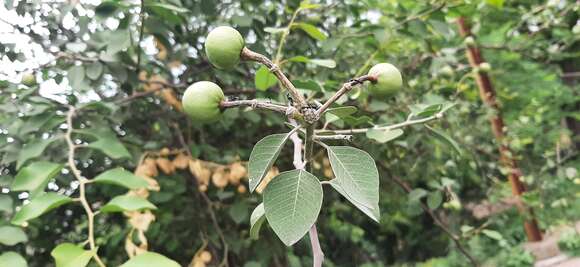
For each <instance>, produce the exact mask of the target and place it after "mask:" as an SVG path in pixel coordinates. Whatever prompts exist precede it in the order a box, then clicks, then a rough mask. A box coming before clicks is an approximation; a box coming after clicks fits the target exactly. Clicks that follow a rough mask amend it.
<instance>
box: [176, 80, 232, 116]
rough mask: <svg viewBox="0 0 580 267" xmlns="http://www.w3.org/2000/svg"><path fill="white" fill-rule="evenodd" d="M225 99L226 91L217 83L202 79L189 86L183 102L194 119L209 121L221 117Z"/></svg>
mask: <svg viewBox="0 0 580 267" xmlns="http://www.w3.org/2000/svg"><path fill="white" fill-rule="evenodd" d="M224 99H225V96H224V92H223V91H222V89H221V88H220V87H219V86H218V85H217V84H215V83H212V82H208V81H201V82H196V83H194V84H192V85H190V86H189V87H187V90H185V93H184V94H183V98H182V99H181V102H182V104H183V109H184V110H185V113H187V115H189V117H190V118H191V119H192V120H193V121H195V122H200V123H207V122H214V121H216V120H218V119H219V118H220V116H221V110H220V103H221V102H222V101H224Z"/></svg>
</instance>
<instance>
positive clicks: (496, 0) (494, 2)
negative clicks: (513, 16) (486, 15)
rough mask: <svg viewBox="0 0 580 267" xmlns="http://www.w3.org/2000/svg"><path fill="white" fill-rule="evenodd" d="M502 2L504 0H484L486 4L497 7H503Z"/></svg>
mask: <svg viewBox="0 0 580 267" xmlns="http://www.w3.org/2000/svg"><path fill="white" fill-rule="evenodd" d="M503 2H504V0H485V3H486V4H488V5H490V6H494V7H497V8H499V9H501V8H503Z"/></svg>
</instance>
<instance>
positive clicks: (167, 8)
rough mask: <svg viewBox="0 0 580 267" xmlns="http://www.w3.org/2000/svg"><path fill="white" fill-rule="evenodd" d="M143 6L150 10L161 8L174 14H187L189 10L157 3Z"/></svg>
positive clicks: (151, 2) (147, 3) (148, 3)
mask: <svg viewBox="0 0 580 267" xmlns="http://www.w3.org/2000/svg"><path fill="white" fill-rule="evenodd" d="M145 6H147V7H150V8H161V9H165V10H168V11H173V12H176V13H187V12H189V9H187V8H184V7H178V6H175V5H171V4H164V3H159V2H153V1H150V2H146V4H145Z"/></svg>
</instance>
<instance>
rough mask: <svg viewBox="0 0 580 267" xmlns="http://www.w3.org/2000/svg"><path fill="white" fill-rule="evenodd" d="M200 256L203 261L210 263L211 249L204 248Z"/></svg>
mask: <svg viewBox="0 0 580 267" xmlns="http://www.w3.org/2000/svg"><path fill="white" fill-rule="evenodd" d="M199 258H200V259H201V260H202V261H203V262H205V263H208V262H210V261H211V253H209V251H207V250H204V251H202V252H201V253H200V254H199Z"/></svg>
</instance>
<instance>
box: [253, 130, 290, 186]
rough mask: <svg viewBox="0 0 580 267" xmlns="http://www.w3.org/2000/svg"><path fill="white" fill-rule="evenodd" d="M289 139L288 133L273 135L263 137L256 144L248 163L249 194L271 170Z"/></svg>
mask: <svg viewBox="0 0 580 267" xmlns="http://www.w3.org/2000/svg"><path fill="white" fill-rule="evenodd" d="M289 137H290V133H285V134H273V135H268V136H266V137H264V138H263V139H262V140H260V141H258V143H256V145H255V146H254V148H253V149H252V153H251V154H250V160H249V162H248V177H249V185H250V192H254V189H256V187H257V186H258V184H260V182H261V181H262V179H263V178H264V176H266V174H267V173H268V171H269V170H270V168H272V165H273V164H274V162H275V161H276V158H278V155H279V154H280V151H281V150H282V147H284V143H286V141H287V140H288V138H289Z"/></svg>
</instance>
